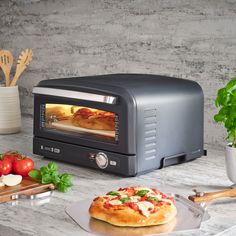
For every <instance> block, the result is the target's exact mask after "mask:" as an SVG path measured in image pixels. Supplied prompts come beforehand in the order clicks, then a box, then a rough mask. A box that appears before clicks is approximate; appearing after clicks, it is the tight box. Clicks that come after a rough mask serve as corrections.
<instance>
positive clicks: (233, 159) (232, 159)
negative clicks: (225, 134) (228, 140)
mask: <svg viewBox="0 0 236 236" xmlns="http://www.w3.org/2000/svg"><path fill="white" fill-rule="evenodd" d="M226 170H227V175H228V177H229V179H230V180H231V181H232V182H233V183H236V148H233V147H230V146H227V147H226Z"/></svg>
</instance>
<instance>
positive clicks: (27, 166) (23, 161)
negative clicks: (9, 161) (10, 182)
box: [13, 156, 34, 177]
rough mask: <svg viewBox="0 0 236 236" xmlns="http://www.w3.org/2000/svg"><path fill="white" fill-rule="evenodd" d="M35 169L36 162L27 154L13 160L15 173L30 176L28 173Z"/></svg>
mask: <svg viewBox="0 0 236 236" xmlns="http://www.w3.org/2000/svg"><path fill="white" fill-rule="evenodd" d="M33 169H34V162H33V160H32V159H30V158H29V157H26V156H21V157H20V158H17V159H16V160H15V161H14V162H13V171H14V173H15V174H18V175H21V176H23V177H25V176H28V173H29V172H30V171H31V170H33Z"/></svg>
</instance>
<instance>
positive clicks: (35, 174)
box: [29, 162, 72, 192]
mask: <svg viewBox="0 0 236 236" xmlns="http://www.w3.org/2000/svg"><path fill="white" fill-rule="evenodd" d="M29 176H30V177H31V178H32V179H35V180H37V181H39V182H41V183H42V184H50V183H53V184H54V185H55V187H56V188H57V189H58V190H59V191H60V192H67V191H68V190H69V188H70V187H71V186H72V176H71V175H70V174H68V173H63V174H60V173H59V172H58V166H57V164H56V163H55V162H50V163H49V164H48V165H47V166H43V167H41V168H40V169H39V170H37V169H34V170H31V171H30V172H29Z"/></svg>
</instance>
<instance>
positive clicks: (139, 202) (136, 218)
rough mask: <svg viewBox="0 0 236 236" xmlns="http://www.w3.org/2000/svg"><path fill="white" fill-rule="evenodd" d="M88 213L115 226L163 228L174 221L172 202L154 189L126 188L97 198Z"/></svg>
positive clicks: (174, 211) (174, 213)
mask: <svg viewBox="0 0 236 236" xmlns="http://www.w3.org/2000/svg"><path fill="white" fill-rule="evenodd" d="M89 213H90V215H91V216H92V217H93V218H96V219H99V220H102V221H105V222H108V223H110V224H112V225H116V226H130V227H142V226H153V225H162V224H166V223H168V222H170V221H171V220H172V219H173V218H175V216H176V213H177V210H176V207H175V205H174V199H173V198H170V197H168V196H166V195H165V194H164V193H162V192H160V191H158V190H157V189H155V188H146V187H128V188H120V189H118V190H117V191H111V192H109V193H107V194H106V195H104V196H99V197H96V198H95V199H94V200H93V202H92V204H91V206H90V208H89Z"/></svg>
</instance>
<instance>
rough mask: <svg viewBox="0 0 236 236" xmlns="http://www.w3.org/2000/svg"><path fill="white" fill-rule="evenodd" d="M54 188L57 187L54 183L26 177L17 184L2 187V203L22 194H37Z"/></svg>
mask: <svg viewBox="0 0 236 236" xmlns="http://www.w3.org/2000/svg"><path fill="white" fill-rule="evenodd" d="M53 189H55V187H54V185H53V184H40V183H38V182H36V181H34V180H32V179H30V178H27V177H26V178H24V179H23V180H22V182H21V183H20V184H18V185H16V186H12V187H8V186H3V187H0V203H3V202H9V201H12V200H14V199H17V198H18V197H20V196H30V195H35V194H39V193H43V192H45V191H46V190H53ZM16 196H17V198H16Z"/></svg>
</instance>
